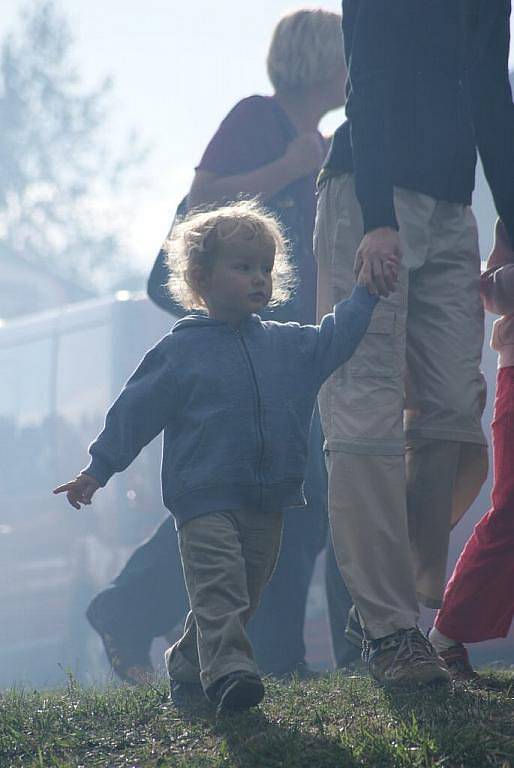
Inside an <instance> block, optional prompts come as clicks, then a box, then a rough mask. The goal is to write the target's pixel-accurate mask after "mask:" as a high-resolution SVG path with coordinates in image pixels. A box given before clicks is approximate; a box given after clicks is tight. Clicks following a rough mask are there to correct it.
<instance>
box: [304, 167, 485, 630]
mask: <svg viewBox="0 0 514 768" xmlns="http://www.w3.org/2000/svg"><path fill="white" fill-rule="evenodd" d="M395 208H396V214H397V218H398V221H399V224H400V238H401V243H402V250H403V262H402V266H401V270H400V279H399V285H398V287H397V290H396V291H395V293H393V294H391V296H390V297H389V298H387V299H381V300H380V302H379V303H378V305H377V307H376V309H375V311H374V314H373V318H372V320H371V323H370V326H369V329H368V332H367V333H366V336H365V338H364V339H363V341H362V343H361V344H360V346H359V348H358V349H357V351H356V353H355V354H354V356H353V357H352V359H351V360H350V361H349V362H348V363H347V364H346V365H344V366H342V367H341V368H339V369H338V370H337V371H336V372H335V373H334V374H333V376H332V377H331V378H330V379H329V381H328V382H326V384H325V385H324V386H323V388H322V391H321V393H320V399H319V402H320V412H321V421H322V425H323V431H324V433H325V438H326V448H327V450H328V454H327V456H328V458H327V468H328V474H329V510H330V525H331V530H332V536H333V540H334V549H335V553H336V557H337V560H338V564H339V567H340V569H341V571H342V574H343V577H344V580H345V582H346V584H347V586H348V590H349V592H350V594H351V595H352V598H353V599H354V601H355V604H356V606H357V607H358V609H359V613H360V616H361V618H362V620H363V624H364V626H365V629H366V632H367V634H368V636H369V637H371V638H379V637H383V636H385V635H388V634H390V633H392V632H394V631H396V630H397V629H406V628H409V627H412V626H413V625H415V624H416V623H417V620H418V599H419V600H421V601H422V602H424V603H425V604H426V605H428V606H431V607H437V606H438V605H439V604H440V600H441V597H442V593H443V588H444V582H445V571H446V560H447V552H448V539H449V532H450V523H451V516H452V498H453V494H454V491H455V483H456V479H457V473H458V472H459V471H460V469H459V467H460V465H461V464H462V462H463V461H464V462H465V461H467V459H468V458H469V457H471V458H472V459H473V460H474V459H476V455H477V454H484V446H485V444H486V440H485V438H484V434H483V432H482V429H481V425H480V416H481V394H483V379H482V376H481V374H480V370H479V365H480V357H481V350H482V342H483V311H482V304H481V300H480V295H479V272H480V258H479V254H478V240H477V230H476V224H475V220H474V217H473V214H472V212H471V210H470V208H468V207H467V206H463V205H457V204H451V203H445V202H440V201H436V200H434V199H433V198H431V197H428V196H427V195H422V194H420V193H416V192H411V191H409V190H405V189H396V190H395ZM362 236H363V226H362V216H361V210H360V206H359V203H358V201H357V198H356V196H355V190H354V182H353V177H352V176H350V175H342V176H338V177H334V178H331V179H328V180H327V181H326V182H325V183H324V184H323V186H322V189H321V191H320V196H319V203H318V215H317V220H316V227H315V235H314V241H315V242H314V245H315V253H316V257H317V260H318V311H319V315H320V316H321V315H323V314H325V313H326V312H328V311H330V310H331V308H332V305H333V304H334V302H336V301H339V300H340V299H341V298H344V297H346V296H348V295H349V294H350V293H351V290H352V286H353V284H354V275H353V264H354V259H355V254H356V251H357V248H358V246H359V244H360V241H361V239H362ZM404 408H405V424H404V420H403V417H404Z"/></svg>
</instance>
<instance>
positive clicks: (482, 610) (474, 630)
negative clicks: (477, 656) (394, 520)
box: [435, 368, 514, 643]
mask: <svg viewBox="0 0 514 768" xmlns="http://www.w3.org/2000/svg"><path fill="white" fill-rule="evenodd" d="M492 432H493V457H494V459H493V460H494V485H493V490H492V508H491V510H490V511H489V512H488V513H487V514H486V515H484V517H483V518H482V519H481V520H480V522H479V523H478V524H477V525H476V526H475V529H474V531H473V533H472V534H471V536H470V538H469V539H468V541H467V543H466V546H465V547H464V549H463V551H462V553H461V555H460V557H459V560H458V562H457V565H456V566H455V569H454V571H453V574H452V577H451V579H450V580H449V582H448V585H447V587H446V590H445V593H444V599H443V605H442V608H441V609H440V611H439V612H438V614H437V618H436V620H435V627H436V628H437V629H438V630H439V632H441V633H442V634H443V635H444V636H445V637H447V638H449V639H451V640H453V641H454V642H455V643H477V642H480V641H483V640H489V639H492V638H497V637H505V636H506V635H507V633H508V630H509V627H510V625H511V623H512V618H513V616H514V558H513V556H512V552H513V550H514V469H513V468H514V368H501V369H500V370H499V371H498V383H497V391H496V400H495V412H494V418H493V423H492ZM492 596H494V599H492Z"/></svg>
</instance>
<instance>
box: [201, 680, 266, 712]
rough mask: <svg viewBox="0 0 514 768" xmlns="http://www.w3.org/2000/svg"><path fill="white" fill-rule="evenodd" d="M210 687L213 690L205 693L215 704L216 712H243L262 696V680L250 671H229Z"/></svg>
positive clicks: (259, 701) (260, 699) (258, 701)
mask: <svg viewBox="0 0 514 768" xmlns="http://www.w3.org/2000/svg"><path fill="white" fill-rule="evenodd" d="M211 687H212V688H213V689H214V690H212V691H210V690H209V691H208V692H207V694H208V696H209V698H210V699H211V700H212V701H214V702H215V703H216V704H217V711H218V713H223V712H244V711H245V710H247V709H250V708H251V707H256V706H257V705H258V704H260V703H261V701H262V699H263V698H264V685H263V684H262V680H261V679H260V677H259V676H258V675H254V674H252V673H251V672H231V673H230V674H228V675H225V677H222V678H221V680H219V681H217V682H216V683H215V684H214V686H211Z"/></svg>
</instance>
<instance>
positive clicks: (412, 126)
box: [326, 0, 514, 242]
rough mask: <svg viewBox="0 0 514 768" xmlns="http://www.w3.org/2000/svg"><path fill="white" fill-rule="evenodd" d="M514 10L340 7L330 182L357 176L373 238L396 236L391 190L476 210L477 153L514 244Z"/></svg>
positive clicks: (405, 3)
mask: <svg viewBox="0 0 514 768" xmlns="http://www.w3.org/2000/svg"><path fill="white" fill-rule="evenodd" d="M510 11H511V0H343V32H344V41H345V52H346V57H347V60H348V68H349V94H348V103H347V109H346V113H347V116H348V118H349V120H348V121H347V122H345V123H343V125H342V126H341V127H340V128H338V130H337V131H336V133H335V135H334V140H333V143H332V147H331V150H330V153H329V156H328V159H327V163H326V168H327V170H328V173H329V174H332V175H333V174H337V173H344V172H354V173H355V184H356V191H357V196H358V198H359V202H360V204H361V208H362V213H363V217H364V227H365V230H366V231H369V230H372V229H375V228H376V227H380V226H393V227H396V226H397V222H396V217H395V212H394V205H393V185H396V186H399V187H405V188H406V189H411V190H414V191H416V192H422V193H424V194H427V195H430V196H431V197H433V198H435V199H436V200H445V201H448V202H453V203H463V204H469V203H470V202H471V193H472V191H473V187H474V183H475V164H476V149H477V148H478V151H479V153H480V156H481V159H482V162H483V166H484V171H485V175H486V177H487V180H488V182H489V185H490V187H491V191H492V193H493V197H494V200H495V203H496V208H497V210H498V213H499V215H500V216H501V218H502V219H503V221H504V222H505V225H506V227H507V229H508V232H509V235H510V237H511V238H512V239H513V242H514V106H513V104H512V94H511V91H510V85H509V77H508V57H509V33H510V29H509V16H510Z"/></svg>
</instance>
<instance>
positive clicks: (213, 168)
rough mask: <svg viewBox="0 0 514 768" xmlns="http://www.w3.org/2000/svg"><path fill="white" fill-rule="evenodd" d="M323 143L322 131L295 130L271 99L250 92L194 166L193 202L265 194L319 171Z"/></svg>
mask: <svg viewBox="0 0 514 768" xmlns="http://www.w3.org/2000/svg"><path fill="white" fill-rule="evenodd" d="M324 154H325V145H324V143H323V142H322V140H321V137H320V136H319V134H318V133H306V134H302V135H300V136H296V134H295V130H294V128H293V126H292V124H291V123H290V121H289V120H288V119H287V118H286V116H285V114H284V113H283V111H282V109H281V108H280V107H279V106H278V105H277V103H276V102H275V101H274V100H273V99H269V98H265V97H262V96H250V97H249V98H247V99H243V100H242V101H240V102H239V103H238V104H236V106H235V107H234V108H233V109H232V110H231V111H230V112H229V113H228V115H227V116H226V117H225V119H224V120H223V121H222V123H221V125H220V126H219V128H218V129H217V131H216V133H215V134H214V136H213V137H212V139H211V140H210V142H209V144H208V146H207V148H206V150H205V152H204V154H203V157H202V159H201V161H200V164H199V166H198V168H197V169H196V175H195V178H194V181H193V185H192V187H191V191H190V194H189V207H190V208H194V207H195V206H197V205H201V204H204V203H218V202H222V201H224V200H233V199H235V198H237V197H239V196H240V195H245V196H256V195H260V196H261V198H263V199H264V200H266V199H268V198H270V197H272V196H273V195H275V194H276V193H277V192H279V191H280V190H281V189H283V188H284V187H286V186H288V184H290V183H291V182H292V181H295V180H296V179H298V178H301V177H302V176H307V175H309V174H310V173H314V172H317V171H318V170H319V168H320V166H321V163H322V162H323V159H324Z"/></svg>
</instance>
